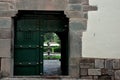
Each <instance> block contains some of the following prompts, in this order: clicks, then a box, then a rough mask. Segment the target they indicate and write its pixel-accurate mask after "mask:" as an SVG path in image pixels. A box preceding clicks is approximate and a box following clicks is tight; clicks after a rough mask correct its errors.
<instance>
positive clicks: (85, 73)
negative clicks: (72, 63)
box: [80, 68, 88, 76]
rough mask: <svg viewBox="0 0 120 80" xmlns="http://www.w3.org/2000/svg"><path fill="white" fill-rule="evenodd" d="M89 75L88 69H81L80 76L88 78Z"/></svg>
mask: <svg viewBox="0 0 120 80" xmlns="http://www.w3.org/2000/svg"><path fill="white" fill-rule="evenodd" d="M87 74H88V69H84V68H81V69H80V76H81V75H86V76H87Z"/></svg>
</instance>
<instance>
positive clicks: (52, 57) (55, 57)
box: [44, 55, 61, 60]
mask: <svg viewBox="0 0 120 80" xmlns="http://www.w3.org/2000/svg"><path fill="white" fill-rule="evenodd" d="M44 59H45V60H47V59H61V56H59V55H50V56H48V55H44Z"/></svg>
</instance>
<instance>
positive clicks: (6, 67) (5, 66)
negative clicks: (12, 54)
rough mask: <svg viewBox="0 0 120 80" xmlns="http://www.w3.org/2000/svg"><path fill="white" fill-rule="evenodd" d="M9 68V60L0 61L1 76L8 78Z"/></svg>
mask: <svg viewBox="0 0 120 80" xmlns="http://www.w3.org/2000/svg"><path fill="white" fill-rule="evenodd" d="M10 66H11V62H10V59H9V58H2V59H1V71H2V76H5V77H8V76H10Z"/></svg>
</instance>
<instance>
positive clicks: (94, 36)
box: [82, 0, 120, 59]
mask: <svg viewBox="0 0 120 80" xmlns="http://www.w3.org/2000/svg"><path fill="white" fill-rule="evenodd" d="M119 2H120V1H119V0H116V1H115V2H114V1H113V0H105V1H97V0H90V4H91V5H93V4H94V5H97V6H98V11H94V12H89V15H88V16H89V19H88V28H87V31H86V32H84V34H83V52H82V54H83V56H84V57H98V58H118V59H119V58H120V49H119V48H120V44H119V43H120V31H119V30H120V27H119V26H120V22H119V21H120V17H119V14H120V11H119V10H118V9H120V5H119Z"/></svg>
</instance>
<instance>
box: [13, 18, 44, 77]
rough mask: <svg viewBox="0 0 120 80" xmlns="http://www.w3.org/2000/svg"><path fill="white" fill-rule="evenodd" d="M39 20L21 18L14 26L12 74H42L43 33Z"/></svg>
mask: <svg viewBox="0 0 120 80" xmlns="http://www.w3.org/2000/svg"><path fill="white" fill-rule="evenodd" d="M39 28H40V20H38V19H36V18H25V17H24V18H21V19H19V20H17V22H16V27H15V48H14V49H15V50H14V75H42V73H43V41H44V38H43V33H41V32H40V31H39Z"/></svg>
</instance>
